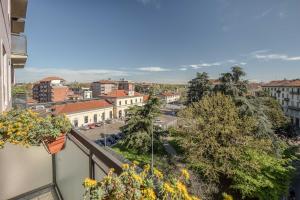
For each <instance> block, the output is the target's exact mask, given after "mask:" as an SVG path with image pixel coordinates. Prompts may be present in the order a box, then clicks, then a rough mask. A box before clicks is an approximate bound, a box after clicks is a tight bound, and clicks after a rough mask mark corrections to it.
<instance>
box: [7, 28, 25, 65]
mask: <svg viewBox="0 0 300 200" xmlns="http://www.w3.org/2000/svg"><path fill="white" fill-rule="evenodd" d="M27 57H28V56H27V39H26V36H25V35H19V34H11V61H12V66H13V67H14V68H24V66H25V64H26V61H27Z"/></svg>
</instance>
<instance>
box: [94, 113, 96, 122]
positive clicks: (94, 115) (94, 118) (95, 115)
mask: <svg viewBox="0 0 300 200" xmlns="http://www.w3.org/2000/svg"><path fill="white" fill-rule="evenodd" d="M94 123H97V114H94Z"/></svg>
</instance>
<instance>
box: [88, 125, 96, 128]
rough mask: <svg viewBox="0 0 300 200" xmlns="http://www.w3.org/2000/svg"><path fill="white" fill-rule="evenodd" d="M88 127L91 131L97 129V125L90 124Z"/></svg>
mask: <svg viewBox="0 0 300 200" xmlns="http://www.w3.org/2000/svg"><path fill="white" fill-rule="evenodd" d="M88 127H89V128H90V129H94V128H96V125H95V124H89V125H88Z"/></svg>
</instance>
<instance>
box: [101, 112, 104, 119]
mask: <svg viewBox="0 0 300 200" xmlns="http://www.w3.org/2000/svg"><path fill="white" fill-rule="evenodd" d="M101 118H102V121H104V120H105V112H104V113H102V116H101Z"/></svg>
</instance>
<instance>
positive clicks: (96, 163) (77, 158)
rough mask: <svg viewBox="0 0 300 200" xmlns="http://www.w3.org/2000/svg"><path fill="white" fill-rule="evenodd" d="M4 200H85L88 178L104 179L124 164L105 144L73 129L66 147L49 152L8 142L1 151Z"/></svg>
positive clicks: (0, 191)
mask: <svg viewBox="0 0 300 200" xmlns="http://www.w3.org/2000/svg"><path fill="white" fill-rule="evenodd" d="M0 162H1V165H0V177H1V179H0V194H1V195H0V200H4V199H16V200H18V199H49V198H50V199H64V200H77V199H78V200H79V199H82V195H83V194H84V188H83V186H82V182H83V180H84V179H85V178H86V177H90V178H96V179H98V180H101V179H102V178H103V177H104V176H105V175H107V173H108V170H109V169H110V168H114V169H115V170H116V172H117V173H120V172H121V170H122V169H121V165H122V163H121V162H120V161H119V160H118V159H116V158H115V157H114V156H112V154H110V153H109V152H108V151H106V150H105V149H104V148H103V147H100V146H98V145H97V144H95V143H93V142H91V141H89V140H88V139H87V138H86V137H85V136H84V135H83V134H81V133H80V132H78V131H76V130H72V131H71V133H70V134H68V137H67V141H66V144H65V148H64V149H63V150H62V151H61V152H59V153H57V154H55V155H50V154H48V153H47V152H46V151H45V149H44V147H42V146H36V147H30V148H25V147H20V146H16V145H12V144H7V145H5V148H4V149H1V150H0Z"/></svg>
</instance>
